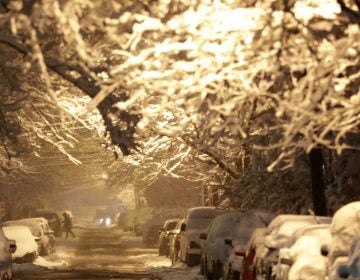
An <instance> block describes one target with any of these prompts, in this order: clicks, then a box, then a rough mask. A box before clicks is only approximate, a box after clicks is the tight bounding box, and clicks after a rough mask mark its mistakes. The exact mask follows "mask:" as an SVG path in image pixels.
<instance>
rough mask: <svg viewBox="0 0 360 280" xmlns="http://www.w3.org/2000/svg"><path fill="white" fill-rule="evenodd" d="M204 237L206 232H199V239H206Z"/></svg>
mask: <svg viewBox="0 0 360 280" xmlns="http://www.w3.org/2000/svg"><path fill="white" fill-rule="evenodd" d="M206 237H207V234H206V233H205V232H203V233H200V239H203V240H205V239H206Z"/></svg>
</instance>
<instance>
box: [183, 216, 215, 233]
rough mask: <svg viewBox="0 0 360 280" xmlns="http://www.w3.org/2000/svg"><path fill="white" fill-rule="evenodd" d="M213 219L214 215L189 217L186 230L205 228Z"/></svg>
mask: <svg viewBox="0 0 360 280" xmlns="http://www.w3.org/2000/svg"><path fill="white" fill-rule="evenodd" d="M213 219H214V217H207V218H194V219H189V221H188V224H187V225H186V230H193V229H205V228H207V227H208V225H209V224H210V223H211V221H212V220H213Z"/></svg>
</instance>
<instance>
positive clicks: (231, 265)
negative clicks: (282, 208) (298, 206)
mask: <svg viewBox="0 0 360 280" xmlns="http://www.w3.org/2000/svg"><path fill="white" fill-rule="evenodd" d="M274 217H275V215H274V214H273V213H270V212H268V211H266V210H262V209H253V210H250V211H247V212H245V213H243V214H242V215H241V216H240V217H239V221H238V223H236V224H235V225H234V226H233V230H232V231H231V233H230V235H229V236H228V237H227V238H226V240H225V242H226V244H228V245H230V247H228V248H227V249H228V250H227V255H226V258H225V260H224V262H223V264H222V271H223V278H224V279H247V280H250V279H251V278H250V277H251V276H252V267H251V266H250V262H251V261H252V259H253V256H252V255H251V254H250V253H248V252H249V249H250V239H251V237H252V234H253V233H254V231H255V230H256V229H257V228H264V227H266V226H268V225H269V224H270V222H271V221H272V220H273V218H274Z"/></svg>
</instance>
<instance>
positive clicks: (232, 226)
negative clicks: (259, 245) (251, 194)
mask: <svg viewBox="0 0 360 280" xmlns="http://www.w3.org/2000/svg"><path fill="white" fill-rule="evenodd" d="M273 217H274V215H273V214H271V213H269V212H267V211H263V210H258V209H256V210H252V211H248V212H232V213H226V214H223V215H221V216H218V217H217V218H215V219H214V221H213V222H212V224H211V227H210V228H209V230H208V237H207V241H206V242H207V243H208V246H209V249H210V253H211V256H212V258H213V259H214V260H219V261H221V262H222V263H224V262H225V260H226V258H227V256H228V249H229V247H228V246H226V245H225V239H230V240H232V244H233V246H234V248H237V249H240V248H244V247H246V246H247V243H248V242H249V239H250V238H251V235H252V233H253V231H254V230H255V229H256V228H257V227H264V226H266V225H267V224H269V223H270V221H271V220H272V218H273Z"/></svg>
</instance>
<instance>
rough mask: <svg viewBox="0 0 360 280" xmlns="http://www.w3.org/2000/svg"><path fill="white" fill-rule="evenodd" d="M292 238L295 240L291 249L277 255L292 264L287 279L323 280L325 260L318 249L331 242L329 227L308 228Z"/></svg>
mask: <svg viewBox="0 0 360 280" xmlns="http://www.w3.org/2000/svg"><path fill="white" fill-rule="evenodd" d="M294 236H295V237H294ZM293 237H294V239H295V238H296V240H295V243H294V244H293V245H292V247H291V248H290V249H286V248H284V249H281V250H280V253H279V255H280V258H285V259H290V260H292V261H293V262H294V263H293V265H292V266H291V268H290V270H289V275H288V279H289V280H300V279H306V280H307V279H309V280H310V279H314V280H315V279H323V278H324V277H325V273H326V258H325V257H323V256H322V255H321V253H320V248H321V245H322V244H324V243H325V244H326V243H329V242H331V233H330V226H329V225H326V226H323V225H316V226H310V227H308V228H306V229H301V230H299V231H297V232H295V233H294V235H293Z"/></svg>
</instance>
